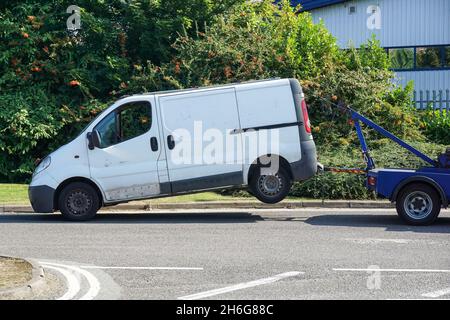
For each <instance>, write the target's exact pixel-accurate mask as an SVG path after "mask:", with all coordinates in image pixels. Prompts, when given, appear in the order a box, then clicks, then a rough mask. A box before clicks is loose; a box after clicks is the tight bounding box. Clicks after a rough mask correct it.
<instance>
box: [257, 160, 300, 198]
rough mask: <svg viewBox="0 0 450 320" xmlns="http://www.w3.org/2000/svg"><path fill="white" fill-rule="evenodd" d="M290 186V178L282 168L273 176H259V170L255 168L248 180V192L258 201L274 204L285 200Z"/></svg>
mask: <svg viewBox="0 0 450 320" xmlns="http://www.w3.org/2000/svg"><path fill="white" fill-rule="evenodd" d="M291 186H292V181H291V177H290V175H289V174H288V173H287V171H286V170H285V169H284V168H283V167H280V168H279V169H278V172H277V173H275V174H274V175H261V170H260V168H257V169H256V172H255V174H254V175H253V176H252V178H251V179H250V185H249V187H250V188H249V189H250V190H249V191H250V193H251V194H252V195H254V196H255V197H256V198H257V199H258V200H259V201H261V202H264V203H268V204H274V203H278V202H280V201H281V200H283V199H284V198H286V196H287V195H288V193H289V191H290V190H291Z"/></svg>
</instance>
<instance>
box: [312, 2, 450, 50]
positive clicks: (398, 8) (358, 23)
mask: <svg viewBox="0 0 450 320" xmlns="http://www.w3.org/2000/svg"><path fill="white" fill-rule="evenodd" d="M350 5H354V6H356V13H354V14H349V10H348V7H349V6H350ZM371 5H375V6H378V7H379V8H380V10H381V29H379V30H369V29H368V28H367V19H368V17H369V16H370V14H368V13H367V8H368V7H369V6H371ZM311 15H312V17H313V20H314V22H316V23H317V22H319V21H320V20H321V19H322V20H323V21H324V23H325V26H326V27H327V29H328V30H330V32H331V33H332V34H333V35H334V36H335V37H336V38H337V40H338V43H339V45H340V46H341V47H342V48H347V47H349V44H350V43H353V44H354V46H356V47H359V46H360V45H361V44H362V43H364V42H366V41H367V39H369V38H370V37H371V36H372V34H375V35H376V37H377V39H378V40H380V41H381V45H382V46H383V47H395V46H415V45H438V44H450V0H355V1H348V2H345V3H341V4H337V5H331V6H328V7H324V8H319V9H315V10H313V11H311Z"/></svg>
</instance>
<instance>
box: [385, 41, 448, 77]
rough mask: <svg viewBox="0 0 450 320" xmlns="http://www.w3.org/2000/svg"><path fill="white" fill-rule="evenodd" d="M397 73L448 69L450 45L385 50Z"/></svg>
mask: <svg viewBox="0 0 450 320" xmlns="http://www.w3.org/2000/svg"><path fill="white" fill-rule="evenodd" d="M386 52H387V53H388V55H389V60H390V62H391V68H392V69H393V70H397V71H402V70H403V71H406V70H410V71H412V70H417V71H420V70H438V69H446V70H448V69H450V45H445V46H444V45H443V46H420V47H405V48H401V47H394V48H386Z"/></svg>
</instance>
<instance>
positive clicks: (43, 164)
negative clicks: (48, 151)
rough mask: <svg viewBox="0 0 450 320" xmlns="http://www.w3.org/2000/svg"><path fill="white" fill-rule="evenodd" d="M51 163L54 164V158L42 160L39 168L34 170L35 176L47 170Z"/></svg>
mask: <svg viewBox="0 0 450 320" xmlns="http://www.w3.org/2000/svg"><path fill="white" fill-rule="evenodd" d="M50 163H52V158H50V157H46V158H45V159H44V160H42V161H41V163H39V165H38V166H37V168H36V169H35V170H34V173H33V176H35V175H37V174H38V173H40V172H42V171H44V170H45V169H47V168H48V167H49V166H50Z"/></svg>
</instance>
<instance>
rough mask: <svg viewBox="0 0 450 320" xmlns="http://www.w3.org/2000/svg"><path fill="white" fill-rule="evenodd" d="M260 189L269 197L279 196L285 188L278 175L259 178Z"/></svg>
mask: <svg viewBox="0 0 450 320" xmlns="http://www.w3.org/2000/svg"><path fill="white" fill-rule="evenodd" d="M258 186H259V189H260V191H261V192H262V193H264V194H265V195H268V196H274V195H277V194H278V193H279V192H280V190H281V189H282V187H283V181H282V180H281V178H280V177H279V176H278V174H276V175H267V176H261V177H259V181H258Z"/></svg>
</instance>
